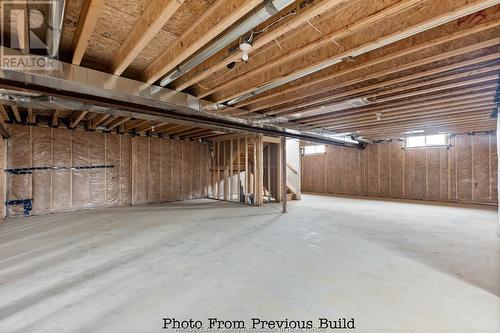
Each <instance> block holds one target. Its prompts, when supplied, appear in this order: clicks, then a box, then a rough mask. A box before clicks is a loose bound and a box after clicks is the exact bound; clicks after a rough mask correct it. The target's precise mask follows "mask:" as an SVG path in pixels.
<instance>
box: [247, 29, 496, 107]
mask: <svg viewBox="0 0 500 333" xmlns="http://www.w3.org/2000/svg"><path fill="white" fill-rule="evenodd" d="M492 43H493V45H496V44H498V43H500V38H499V39H496V40H494V41H492V42H491V41H487V42H485V43H478V44H474V45H472V46H470V47H465V48H462V49H458V50H454V51H451V52H446V53H442V54H438V55H436V56H433V57H429V58H424V59H421V60H419V61H415V62H411V63H408V64H405V65H400V66H396V67H394V68H389V69H385V70H382V71H380V72H375V73H373V74H370V75H366V76H362V77H360V78H355V79H352V80H349V81H345V82H340V83H338V84H335V85H332V86H329V87H328V88H325V89H319V90H313V91H311V92H310V93H307V94H302V95H297V96H295V97H292V98H290V99H286V100H283V101H276V102H274V103H267V104H265V105H260V106H258V107H255V108H252V109H251V111H252V112H255V111H258V110H262V109H266V108H271V107H274V106H277V105H280V104H284V103H290V102H292V101H294V100H300V99H304V98H314V97H315V96H317V95H319V94H324V93H327V92H330V93H331V92H333V91H334V90H335V89H340V88H344V87H348V86H351V85H354V84H358V83H361V82H365V81H369V80H373V79H380V78H381V77H383V76H386V75H391V74H395V73H398V72H402V71H405V70H408V69H412V68H416V67H420V66H424V65H428V64H431V63H434V62H437V61H441V60H444V59H447V58H451V57H456V56H459V55H465V54H467V53H469V52H471V51H475V50H477V49H478V48H482V47H483V46H484V47H490V46H492ZM499 57H500V52H497V53H493V54H488V55H485V56H482V57H478V58H474V59H470V60H465V61H460V62H457V63H452V64H449V65H445V66H440V67H437V68H433V69H430V70H426V71H422V72H416V73H415V74H412V75H406V76H403V77H400V78H397V79H393V80H389V81H385V84H386V85H391V84H396V83H402V82H406V81H411V80H416V79H419V78H425V77H430V76H432V75H436V74H440V73H443V72H447V71H452V70H455V69H459V68H463V67H467V66H471V65H476V64H480V63H483V62H488V61H493V60H497V59H499ZM383 83H384V82H380V83H378V85H379V86H381V87H383V85H382V84H383Z"/></svg>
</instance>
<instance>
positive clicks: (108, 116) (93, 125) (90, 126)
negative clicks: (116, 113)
mask: <svg viewBox="0 0 500 333" xmlns="http://www.w3.org/2000/svg"><path fill="white" fill-rule="evenodd" d="M106 119H111V114H109V113H100V114H98V115H97V116H96V117H94V118H92V119H91V120H89V121H88V124H87V128H88V129H89V130H95V129H96V128H97V126H99V125H100V124H101V123H102V122H104V121H105V120H106Z"/></svg>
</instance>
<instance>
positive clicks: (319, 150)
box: [302, 145, 326, 156]
mask: <svg viewBox="0 0 500 333" xmlns="http://www.w3.org/2000/svg"><path fill="white" fill-rule="evenodd" d="M302 148H303V150H302V152H303V155H304V156H307V155H319V154H326V147H325V145H315V146H304V147H302Z"/></svg>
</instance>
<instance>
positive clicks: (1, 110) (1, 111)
mask: <svg viewBox="0 0 500 333" xmlns="http://www.w3.org/2000/svg"><path fill="white" fill-rule="evenodd" d="M0 114H1V115H2V117H3V118H4V119H5V120H7V121H10V117H9V114H8V113H7V110H5V107H4V106H3V104H0Z"/></svg>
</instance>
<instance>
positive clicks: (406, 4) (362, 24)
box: [180, 0, 421, 98]
mask: <svg viewBox="0 0 500 333" xmlns="http://www.w3.org/2000/svg"><path fill="white" fill-rule="evenodd" d="M338 2H340V1H337V2H335V1H323V2H322V3H321V4H320V5H316V6H315V7H321V5H323V6H324V7H325V8H324V9H323V8H317V10H315V11H313V9H314V7H313V8H311V10H310V12H311V13H310V15H307V16H306V15H305V14H302V15H299V16H297V17H296V18H295V21H296V22H297V23H299V22H300V23H302V22H306V20H309V19H311V18H313V17H314V16H316V15H318V12H319V13H321V12H323V11H325V10H329V9H331V8H332V7H334V6H335V5H337V4H338ZM420 2H421V0H403V1H400V2H398V3H396V4H394V5H392V6H389V7H388V8H386V9H384V10H381V11H379V12H377V13H375V14H373V15H371V16H369V17H367V18H366V19H364V20H362V21H358V22H356V23H354V24H352V25H350V26H347V27H344V28H342V29H340V30H338V31H335V32H333V33H331V34H328V35H327V36H323V37H321V38H319V39H318V40H316V41H314V42H312V43H310V44H308V45H306V46H304V47H303V48H300V49H297V50H296V51H295V52H292V53H288V54H286V55H284V56H282V57H280V58H278V59H276V60H274V61H270V62H268V63H266V64H264V65H261V66H259V67H257V68H254V69H252V70H250V71H248V72H246V73H244V74H242V75H238V76H237V77H236V78H234V79H232V80H229V81H227V82H225V83H223V84H221V85H218V86H216V87H214V88H212V89H210V90H207V91H205V92H203V93H201V94H199V95H197V97H198V98H204V97H207V96H209V95H211V94H213V93H215V92H217V91H220V90H222V89H225V88H227V87H230V86H232V85H235V84H237V83H238V82H241V81H244V80H248V79H249V78H250V77H251V76H254V75H259V74H261V73H264V72H266V71H267V70H269V69H271V68H273V67H277V66H282V65H283V64H285V63H286V62H288V61H290V60H292V59H294V58H297V57H300V56H303V55H306V54H307V53H310V52H313V51H315V50H317V49H318V48H320V47H323V46H325V45H328V44H331V43H332V41H335V40H337V39H341V38H344V37H346V36H349V35H351V34H353V33H355V32H357V31H361V30H363V29H365V28H367V27H369V26H370V25H372V24H375V23H377V22H379V21H381V20H383V19H386V18H387V17H389V16H391V15H394V14H396V13H398V12H401V11H404V10H407V9H408V8H411V7H413V6H415V5H416V4H418V3H420ZM294 23H295V22H294ZM297 26H298V25H297V24H294V25H293V26H289V25H286V27H287V28H288V27H290V28H292V27H293V28H296V27H297ZM277 30H279V32H280V33H282V31H281V30H280V29H277ZM272 37H274V38H277V36H276V37H275V36H274V35H273V34H270V36H268V37H267V38H266V39H265V40H263V41H259V42H261V43H262V44H259V45H265V44H267V43H269V42H271V41H272V40H273V39H274V38H272ZM258 47H259V46H257V47H254V48H258ZM238 57H241V54H239V53H238V54H236V55H235V56H232V57H230V59H229V60H230V61H224V62H223V63H220V64H218V65H217V66H215V68H213V69H211V70H210V69H209V70H208V71H211V72H212V73H214V72H216V71H218V70H220V69H221V68H222V66H226V65H227V64H228V63H231V62H234V61H237V60H238ZM201 76H202V75H200V76H198V77H197V79H199V78H200V77H201ZM189 83H190V84H192V83H193V80H191V81H190V82H189ZM180 87H181V88H185V85H182V86H180Z"/></svg>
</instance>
